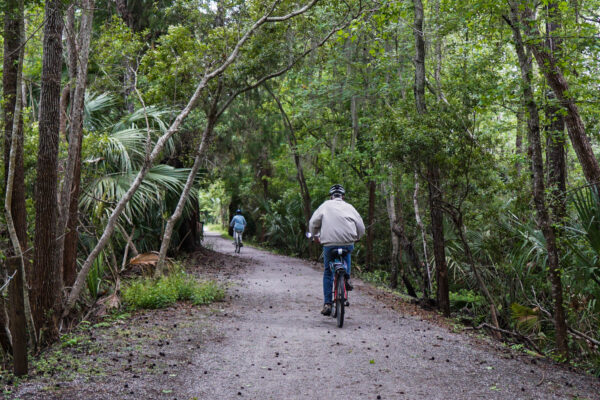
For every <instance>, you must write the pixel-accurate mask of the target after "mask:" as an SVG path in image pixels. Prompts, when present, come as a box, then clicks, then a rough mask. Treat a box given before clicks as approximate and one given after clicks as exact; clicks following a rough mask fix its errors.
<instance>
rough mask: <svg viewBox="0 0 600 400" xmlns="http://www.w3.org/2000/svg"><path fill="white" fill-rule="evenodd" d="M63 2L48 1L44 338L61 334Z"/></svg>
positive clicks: (43, 121)
mask: <svg viewBox="0 0 600 400" xmlns="http://www.w3.org/2000/svg"><path fill="white" fill-rule="evenodd" d="M62 7H63V2H62V1H60V0H48V1H47V2H46V10H45V17H46V24H45V26H44V41H43V57H42V77H41V95H40V123H39V147H38V148H39V150H38V161H37V179H36V192H35V239H34V242H35V257H34V264H33V277H32V278H33V279H32V291H31V292H32V294H33V301H32V307H33V315H34V319H35V323H36V326H37V327H38V329H39V331H40V332H44V336H45V339H47V340H51V339H54V338H56V337H57V336H58V329H57V326H58V325H57V318H58V317H59V316H60V297H61V293H60V288H61V284H62V276H59V270H60V269H59V268H58V265H57V263H56V232H57V231H56V221H57V207H56V203H57V167H58V130H59V125H60V78H61V70H62V32H63V8H62Z"/></svg>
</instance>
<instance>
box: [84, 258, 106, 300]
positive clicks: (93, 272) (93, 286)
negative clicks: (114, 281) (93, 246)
mask: <svg viewBox="0 0 600 400" xmlns="http://www.w3.org/2000/svg"><path fill="white" fill-rule="evenodd" d="M104 257H105V256H104V252H101V253H100V254H98V257H96V259H95V260H94V263H93V264H92V268H91V269H90V272H89V273H88V275H87V277H86V283H87V287H88V290H89V292H90V295H91V296H92V299H96V298H97V297H98V291H99V289H100V284H101V283H102V278H103V276H104V272H105V270H106V268H107V267H106V263H105V261H104Z"/></svg>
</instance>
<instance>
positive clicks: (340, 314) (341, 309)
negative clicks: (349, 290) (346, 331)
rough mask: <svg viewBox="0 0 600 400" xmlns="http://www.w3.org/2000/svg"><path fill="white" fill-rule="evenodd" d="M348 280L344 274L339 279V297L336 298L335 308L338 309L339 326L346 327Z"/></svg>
mask: <svg viewBox="0 0 600 400" xmlns="http://www.w3.org/2000/svg"><path fill="white" fill-rule="evenodd" d="M345 285H346V278H345V277H344V274H339V276H338V279H337V288H336V289H337V290H336V291H337V295H336V296H335V307H336V308H337V315H336V317H337V326H338V328H341V327H342V326H344V303H345V302H346V299H345V296H344V294H345V293H346V287H345Z"/></svg>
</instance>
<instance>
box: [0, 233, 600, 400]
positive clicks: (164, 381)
mask: <svg viewBox="0 0 600 400" xmlns="http://www.w3.org/2000/svg"><path fill="white" fill-rule="evenodd" d="M206 244H207V246H208V247H210V248H212V249H214V250H216V251H218V252H222V253H224V254H226V255H216V256H217V257H215V254H214V253H211V254H212V261H211V263H212V264H211V263H208V264H210V265H211V266H210V267H207V265H208V264H207V262H205V264H204V266H203V267H202V270H203V271H204V273H206V271H207V269H208V270H211V271H212V273H213V276H214V277H216V278H217V279H221V280H222V281H225V282H230V283H231V284H230V285H229V288H228V299H229V300H228V302H227V303H220V304H214V305H211V306H209V307H201V308H195V307H191V306H189V305H179V306H177V307H172V308H169V309H166V310H159V311H145V312H140V313H136V314H134V315H132V316H131V317H128V318H125V319H123V320H122V321H117V322H116V323H113V324H112V325H111V326H110V327H100V325H102V324H97V325H96V326H97V327H94V328H93V329H89V330H87V331H83V332H76V333H74V334H73V335H74V336H73V340H75V338H77V341H78V345H77V346H75V347H73V348H71V347H65V343H67V344H68V343H69V342H65V341H63V343H62V346H61V345H60V344H59V345H57V346H56V349H51V350H49V351H48V352H47V354H45V355H44V357H43V360H45V361H44V362H45V366H43V367H44V368H45V369H41V370H39V371H37V372H36V375H35V376H34V377H32V378H30V379H29V380H28V381H25V382H22V383H20V384H19V385H18V387H17V388H14V387H13V388H12V389H11V390H13V391H12V395H9V396H8V397H9V398H15V399H16V398H18V399H35V400H37V399H61V400H62V399H171V400H172V399H178V400H191V399H237V398H247V399H256V400H263V399H329V398H344V399H379V398H381V399H511V400H512V399H600V381H599V380H598V379H594V378H592V377H588V376H583V375H579V374H576V373H574V372H570V371H568V370H567V369H566V368H564V367H562V366H557V365H554V364H552V363H550V362H548V361H545V360H539V359H534V358H532V357H530V356H526V355H522V354H521V353H516V352H514V351H509V350H508V349H505V348H500V347H499V346H493V345H490V344H487V341H486V340H479V339H477V338H475V337H471V336H468V335H465V334H461V333H453V332H452V331H451V330H450V329H448V328H444V327H441V326H440V325H439V324H434V323H431V322H428V321H424V320H422V319H421V318H420V317H418V316H410V315H403V314H402V313H400V312H398V311H394V310H392V309H390V307H389V306H386V305H385V303H382V302H380V301H379V300H377V299H376V298H374V297H373V296H371V295H368V294H367V293H376V292H377V291H376V290H373V289H372V288H371V287H369V286H366V285H364V284H362V283H361V282H360V281H358V280H355V281H354V282H355V288H356V289H355V291H353V292H351V293H350V302H351V306H350V307H349V308H348V309H347V317H346V320H345V323H344V328H343V329H338V328H337V327H336V325H335V321H334V319H333V318H330V317H324V316H321V315H320V314H319V311H320V309H321V306H322V304H321V301H322V298H321V296H322V289H321V287H322V283H321V282H322V272H321V269H320V268H317V267H316V266H315V265H314V264H312V263H308V262H306V261H303V260H298V259H294V258H290V257H283V256H277V255H273V254H270V253H267V252H264V251H260V250H257V249H253V248H251V247H249V246H247V247H244V248H243V249H242V253H241V254H240V255H235V256H234V255H233V246H232V244H231V241H228V240H225V239H221V238H220V237H217V236H215V235H207V238H206ZM200 258H203V259H206V256H204V255H202V254H201V255H200ZM200 258H198V259H199V260H200ZM209 258H211V257H209ZM205 261H206V260H205ZM387 304H389V302H388V303H387ZM65 360H68V363H67V364H65V362H66V361H65ZM8 387H9V386H8V385H7V384H6V383H5V390H6V388H8ZM5 393H6V392H5ZM334 396H335V397H334ZM5 397H7V396H6V395H5Z"/></svg>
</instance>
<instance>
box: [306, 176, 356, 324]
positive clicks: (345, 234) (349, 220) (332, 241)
mask: <svg viewBox="0 0 600 400" xmlns="http://www.w3.org/2000/svg"><path fill="white" fill-rule="evenodd" d="M345 195H346V191H345V190H344V188H343V187H342V185H338V184H335V185H333V186H332V187H331V189H329V196H330V200H327V201H325V202H324V203H323V204H321V205H320V206H319V208H317V210H316V211H315V212H314V214H313V215H312V217H311V218H310V222H309V225H308V229H309V232H310V233H311V234H312V235H313V236H315V237H318V239H319V242H320V243H321V244H322V245H323V263H324V266H325V270H324V272H323V299H324V300H323V309H322V310H321V314H323V315H331V303H332V298H331V288H332V286H333V274H332V272H331V269H330V268H329V261H330V259H331V258H332V256H331V250H332V249H338V248H344V249H346V250H348V253H347V255H346V260H345V261H346V267H347V273H348V280H347V281H346V288H347V290H352V289H353V287H352V285H351V284H350V253H351V252H352V250H353V249H354V242H356V241H358V240H359V239H360V238H361V237H362V236H363V235H364V233H365V224H364V223H363V220H362V218H361V216H360V214H359V213H358V212H357V211H356V209H355V208H354V207H353V206H352V205H351V204H350V203H346V202H345V201H344V198H345Z"/></svg>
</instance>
